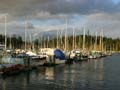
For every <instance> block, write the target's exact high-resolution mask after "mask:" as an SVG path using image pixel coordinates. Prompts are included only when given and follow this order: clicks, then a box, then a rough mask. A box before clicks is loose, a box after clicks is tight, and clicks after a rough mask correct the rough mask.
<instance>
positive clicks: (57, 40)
mask: <svg viewBox="0 0 120 90" xmlns="http://www.w3.org/2000/svg"><path fill="white" fill-rule="evenodd" d="M57 48H59V47H58V30H57Z"/></svg>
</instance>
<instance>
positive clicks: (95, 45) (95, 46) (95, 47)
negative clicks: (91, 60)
mask: <svg viewBox="0 0 120 90" xmlns="http://www.w3.org/2000/svg"><path fill="white" fill-rule="evenodd" d="M94 50H95V51H96V50H97V32H96V38H95V44H94Z"/></svg>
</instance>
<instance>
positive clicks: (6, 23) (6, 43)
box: [5, 15, 7, 50]
mask: <svg viewBox="0 0 120 90" xmlns="http://www.w3.org/2000/svg"><path fill="white" fill-rule="evenodd" d="M6 48H7V15H5V50H6Z"/></svg>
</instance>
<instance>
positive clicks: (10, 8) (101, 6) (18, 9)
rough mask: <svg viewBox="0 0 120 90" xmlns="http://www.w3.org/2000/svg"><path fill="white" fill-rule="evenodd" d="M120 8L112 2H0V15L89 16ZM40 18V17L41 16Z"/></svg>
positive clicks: (89, 0)
mask: <svg viewBox="0 0 120 90" xmlns="http://www.w3.org/2000/svg"><path fill="white" fill-rule="evenodd" d="M119 10H120V6H119V5H116V4H114V3H113V2H112V0H0V13H9V14H10V15H11V18H12V19H13V18H17V17H18V18H19V17H24V16H30V15H33V17H34V15H35V14H38V13H40V12H41V11H44V12H49V13H50V14H49V16H50V15H53V14H57V15H59V14H75V13H76V14H90V13H98V12H108V13H111V12H119ZM41 17H42V16H41Z"/></svg>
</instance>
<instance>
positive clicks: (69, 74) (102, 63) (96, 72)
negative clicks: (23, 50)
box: [0, 54, 120, 90]
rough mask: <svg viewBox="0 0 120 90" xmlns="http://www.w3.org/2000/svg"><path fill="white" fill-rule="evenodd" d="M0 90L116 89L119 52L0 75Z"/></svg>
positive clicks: (119, 85)
mask: <svg viewBox="0 0 120 90" xmlns="http://www.w3.org/2000/svg"><path fill="white" fill-rule="evenodd" d="M0 90H120V55H118V54H114V55H113V56H108V57H105V58H101V59H94V60H88V61H82V62H74V63H73V64H70V65H68V64H62V65H57V66H55V67H42V66H41V67H38V68H37V69H34V70H32V71H29V72H24V73H20V74H17V75H13V76H0Z"/></svg>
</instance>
